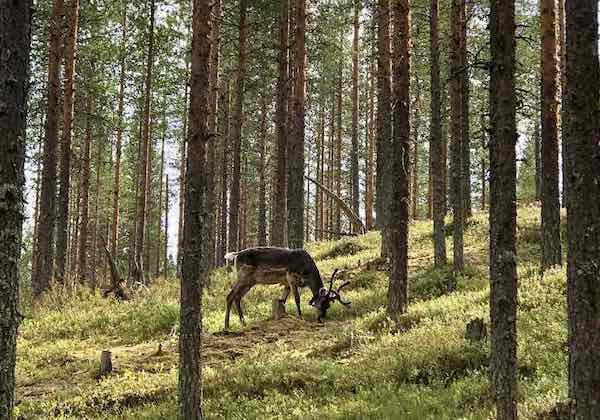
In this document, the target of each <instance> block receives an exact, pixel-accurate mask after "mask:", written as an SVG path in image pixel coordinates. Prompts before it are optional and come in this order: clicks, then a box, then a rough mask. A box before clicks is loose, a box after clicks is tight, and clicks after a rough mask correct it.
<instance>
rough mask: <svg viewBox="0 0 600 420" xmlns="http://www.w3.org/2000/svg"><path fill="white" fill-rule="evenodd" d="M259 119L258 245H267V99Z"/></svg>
mask: <svg viewBox="0 0 600 420" xmlns="http://www.w3.org/2000/svg"><path fill="white" fill-rule="evenodd" d="M261 102H262V104H261V108H262V109H261V119H260V134H259V144H258V231H257V236H258V245H259V246H265V245H267V187H266V181H267V180H266V170H267V117H268V115H267V98H266V96H263V97H262V98H261Z"/></svg>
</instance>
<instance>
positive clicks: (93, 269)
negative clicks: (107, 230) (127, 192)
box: [89, 135, 106, 290]
mask: <svg viewBox="0 0 600 420" xmlns="http://www.w3.org/2000/svg"><path fill="white" fill-rule="evenodd" d="M104 138H106V137H105V136H103V135H100V136H98V141H97V142H96V143H97V149H96V165H95V166H96V188H95V189H96V197H95V200H94V217H93V219H92V220H93V223H94V224H93V227H92V244H91V245H92V246H91V250H90V257H91V262H90V264H89V267H90V286H91V287H92V290H95V289H96V287H97V286H98V279H97V272H98V266H97V259H96V257H97V244H98V229H99V227H98V225H99V223H98V219H99V212H98V207H99V205H100V200H101V197H102V193H101V190H102V172H103V169H104V161H103V155H104V140H103V139H104Z"/></svg>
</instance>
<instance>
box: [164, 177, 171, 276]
mask: <svg viewBox="0 0 600 420" xmlns="http://www.w3.org/2000/svg"><path fill="white" fill-rule="evenodd" d="M169 199H170V196H169V174H166V175H165V242H164V243H163V247H164V248H163V276H164V277H165V278H168V277H169V210H170V207H169Z"/></svg>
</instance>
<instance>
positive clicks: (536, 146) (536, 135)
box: [533, 120, 542, 201]
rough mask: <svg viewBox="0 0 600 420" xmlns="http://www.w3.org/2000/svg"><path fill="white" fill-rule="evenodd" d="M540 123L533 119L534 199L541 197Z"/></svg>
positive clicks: (537, 199)
mask: <svg viewBox="0 0 600 420" xmlns="http://www.w3.org/2000/svg"><path fill="white" fill-rule="evenodd" d="M540 146H541V145H540V124H539V121H538V120H536V121H535V125H534V128H533V153H534V154H535V200H536V201H540V200H541V199H542V159H541V153H540Z"/></svg>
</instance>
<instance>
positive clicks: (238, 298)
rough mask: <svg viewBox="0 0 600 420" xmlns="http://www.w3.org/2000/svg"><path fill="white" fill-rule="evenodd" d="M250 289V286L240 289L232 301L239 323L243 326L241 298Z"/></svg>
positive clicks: (244, 322) (244, 324)
mask: <svg viewBox="0 0 600 420" xmlns="http://www.w3.org/2000/svg"><path fill="white" fill-rule="evenodd" d="M251 288H252V286H251V285H248V286H243V287H241V288H240V290H239V292H238V293H237V295H236V297H235V299H234V302H235V307H236V309H237V312H238V315H239V317H240V323H241V324H242V325H243V326H246V321H244V314H243V312H242V298H243V297H244V296H245V295H246V293H248V292H249V291H250V289H251Z"/></svg>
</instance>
